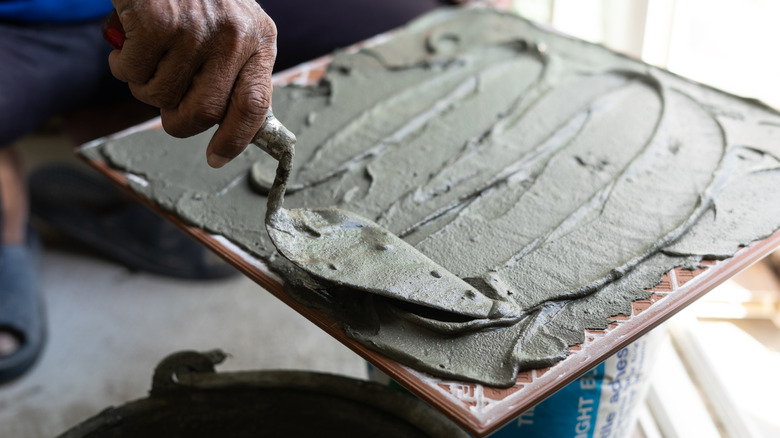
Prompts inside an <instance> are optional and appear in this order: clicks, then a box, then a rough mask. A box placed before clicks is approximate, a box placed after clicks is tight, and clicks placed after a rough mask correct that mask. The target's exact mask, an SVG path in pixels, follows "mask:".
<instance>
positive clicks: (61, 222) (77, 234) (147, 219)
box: [29, 165, 238, 279]
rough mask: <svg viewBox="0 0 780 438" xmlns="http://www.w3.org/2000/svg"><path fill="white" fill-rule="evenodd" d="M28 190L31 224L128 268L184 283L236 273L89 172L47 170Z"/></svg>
mask: <svg viewBox="0 0 780 438" xmlns="http://www.w3.org/2000/svg"><path fill="white" fill-rule="evenodd" d="M29 188H30V210H31V213H32V215H33V217H34V218H35V219H37V220H40V221H41V222H43V223H44V224H46V225H48V226H49V227H51V228H52V229H54V230H56V231H58V232H60V233H62V234H63V235H65V236H67V237H69V238H71V239H73V240H75V241H77V242H80V243H82V244H84V245H86V246H87V247H89V248H91V249H93V250H95V251H97V252H99V253H101V254H102V255H104V256H105V257H107V258H110V259H112V260H114V261H116V262H118V263H120V264H122V265H125V266H127V267H129V268H131V269H134V270H141V271H146V272H152V273H155V274H160V275H165V276H170V277H178V278H188V279H216V278H224V277H228V276H231V275H234V274H235V273H236V272H238V271H236V269H235V268H233V267H232V266H230V265H229V264H227V263H226V262H224V261H223V260H221V259H219V258H218V257H217V256H216V255H215V254H213V253H212V252H211V251H210V250H209V249H207V248H205V247H204V246H203V245H201V244H200V243H198V242H197V241H196V240H195V239H193V238H191V237H190V236H188V235H187V234H185V233H184V232H183V231H181V230H180V229H178V228H177V227H176V226H175V225H173V224H172V223H170V222H169V221H167V220H166V219H164V218H162V217H160V216H159V215H157V214H156V213H154V212H153V211H151V210H150V209H149V208H147V207H146V206H144V205H143V204H141V203H139V202H137V201H135V200H132V199H130V198H129V197H128V196H127V195H125V194H124V193H123V192H122V191H121V190H120V189H119V188H117V187H115V186H114V185H112V184H111V183H110V182H109V181H108V180H107V179H106V178H104V177H103V176H102V175H99V174H97V173H96V172H91V171H90V169H81V168H76V167H72V166H63V165H52V166H46V167H44V168H41V169H38V170H36V171H34V172H33V173H32V174H31V175H30V179H29Z"/></svg>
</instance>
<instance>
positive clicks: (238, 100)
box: [234, 84, 271, 118]
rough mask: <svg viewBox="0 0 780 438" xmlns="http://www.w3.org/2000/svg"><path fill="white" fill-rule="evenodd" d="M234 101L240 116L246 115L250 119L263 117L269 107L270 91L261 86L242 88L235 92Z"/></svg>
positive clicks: (265, 86)
mask: <svg viewBox="0 0 780 438" xmlns="http://www.w3.org/2000/svg"><path fill="white" fill-rule="evenodd" d="M234 100H235V105H236V109H237V110H238V111H239V113H240V114H246V115H248V116H251V117H252V118H257V117H260V116H262V117H265V113H266V112H267V111H268V108H269V107H270V106H271V90H270V88H269V87H268V86H267V85H263V84H258V85H255V86H253V87H243V88H242V89H239V90H236V96H235V97H234Z"/></svg>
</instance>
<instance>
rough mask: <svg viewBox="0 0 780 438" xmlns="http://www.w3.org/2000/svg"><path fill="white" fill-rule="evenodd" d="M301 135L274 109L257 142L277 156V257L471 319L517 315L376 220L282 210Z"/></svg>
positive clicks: (273, 210)
mask: <svg viewBox="0 0 780 438" xmlns="http://www.w3.org/2000/svg"><path fill="white" fill-rule="evenodd" d="M295 141H296V139H295V135H294V134H293V133H292V132H290V131H289V130H287V128H285V127H284V126H283V125H282V124H281V123H280V122H279V121H278V120H277V119H276V118H275V117H274V116H273V113H271V112H269V113H268V115H267V117H266V121H265V122H264V123H263V125H262V127H261V128H260V131H259V132H258V133H257V135H256V136H255V138H254V140H253V141H252V143H254V144H255V145H256V146H258V147H260V149H262V150H263V151H265V152H266V153H268V154H269V155H270V156H271V157H272V158H274V159H275V160H277V161H279V165H278V167H277V169H276V177H275V178H274V181H273V185H272V186H271V189H270V190H269V192H268V209H267V211H266V217H265V227H266V230H267V231H268V235H269V236H270V237H271V241H272V242H273V244H274V246H275V247H276V249H277V251H278V252H279V254H281V255H282V256H283V257H284V258H286V259H287V260H289V261H291V262H293V263H294V264H295V265H296V266H298V267H299V268H301V269H303V270H304V271H306V272H307V273H309V274H311V275H312V276H314V277H316V278H318V279H320V280H325V281H327V282H329V283H331V284H336V285H339V286H343V287H347V288H350V289H353V290H354V289H356V290H361V291H364V292H369V293H373V294H377V295H382V296H384V297H387V298H392V299H397V300H401V301H404V302H407V303H414V304H417V305H421V306H424V307H428V308H433V309H437V310H442V311H445V312H450V313H456V314H458V315H461V316H465V317H469V318H480V319H485V318H489V319H495V318H506V317H512V316H516V315H517V306H516V305H515V303H514V302H513V301H511V300H497V299H492V298H489V297H487V296H486V295H484V294H483V293H481V292H479V291H478V290H477V289H476V288H474V287H473V286H471V285H470V284H468V283H466V282H465V281H463V280H462V279H460V278H459V277H458V276H456V275H454V274H453V273H451V272H449V271H447V270H446V269H444V268H443V267H441V266H439V265H438V264H437V263H436V262H434V261H433V260H431V259H430V258H428V257H427V256H425V255H424V254H422V253H421V252H420V251H418V250H417V249H416V248H414V247H413V246H412V245H410V244H408V243H406V242H405V241H404V240H402V239H401V238H400V237H398V236H396V235H395V234H393V233H391V232H390V231H388V230H386V229H385V228H383V227H382V226H380V225H378V224H376V223H375V222H373V221H371V220H370V219H367V218H365V217H363V216H360V215H358V214H356V213H353V212H351V211H348V210H343V209H339V208H334V207H323V208H296V209H290V210H287V209H285V208H283V206H282V204H283V202H284V193H285V190H286V186H287V181H288V179H289V177H290V173H291V171H292V165H293V156H294V153H295Z"/></svg>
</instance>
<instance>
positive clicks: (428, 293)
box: [266, 208, 508, 318]
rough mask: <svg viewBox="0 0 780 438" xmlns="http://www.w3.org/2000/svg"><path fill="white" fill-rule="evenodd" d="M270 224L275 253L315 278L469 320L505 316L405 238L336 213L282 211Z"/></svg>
mask: <svg viewBox="0 0 780 438" xmlns="http://www.w3.org/2000/svg"><path fill="white" fill-rule="evenodd" d="M282 214H286V215H287V217H286V218H285V220H281V221H267V222H266V228H267V230H268V234H269V235H270V237H271V240H272V241H273V242H274V245H275V246H276V248H277V250H278V251H279V252H280V253H281V254H282V256H284V257H285V258H287V259H288V260H290V261H291V262H293V263H294V264H295V265H297V266H299V267H300V268H301V269H303V270H304V271H306V272H308V273H310V274H311V275H313V276H315V277H317V278H320V279H323V280H326V281H329V282H332V283H335V284H338V285H341V286H345V287H349V288H352V289H358V290H362V291H365V292H369V293H373V294H377V295H382V296H385V297H389V298H394V299H398V300H402V301H405V302H409V303H414V304H418V305H422V306H426V307H430V308H434V309H438V310H443V311H446V312H452V313H455V314H458V315H462V316H467V317H470V318H499V317H505V316H507V307H508V306H507V305H508V303H506V302H504V301H498V300H494V299H491V298H489V297H488V296H486V295H484V294H482V293H481V292H479V291H478V290H477V289H475V288H474V287H473V286H471V285H470V284H468V283H466V282H465V281H463V280H462V279H460V278H459V277H457V276H456V275H454V274H452V273H451V272H449V271H447V270H446V269H444V268H442V267H441V266H439V265H438V264H437V263H436V262H434V261H433V260H431V259H429V258H428V257H426V256H425V255H424V254H422V253H421V252H419V251H418V250H417V249H416V248H414V247H413V246H411V245H409V244H408V243H406V242H404V241H403V240H402V239H401V238H399V237H398V236H396V235H395V234H393V233H391V232H390V231H388V230H386V229H384V228H382V227H381V226H379V225H377V224H376V223H374V222H373V221H371V220H369V219H366V218H364V217H362V216H360V215H357V214H354V213H351V212H349V211H346V210H341V209H337V208H319V209H293V210H282Z"/></svg>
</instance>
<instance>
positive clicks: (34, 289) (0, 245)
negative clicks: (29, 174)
mask: <svg viewBox="0 0 780 438" xmlns="http://www.w3.org/2000/svg"><path fill="white" fill-rule="evenodd" d="M27 204H28V203H27V196H26V187H25V183H24V172H23V170H22V166H21V161H20V159H19V157H18V155H17V154H16V153H15V151H14V150H13V149H12V148H10V147H6V148H0V383H1V382H4V381H6V380H9V379H12V378H14V377H17V376H19V375H20V374H22V373H24V372H25V371H26V370H27V369H28V368H29V367H30V366H32V364H33V363H34V362H35V360H36V359H37V357H38V355H39V354H40V351H41V348H42V345H43V332H44V330H43V324H44V320H43V317H42V313H41V309H42V304H41V302H40V298H39V293H38V284H37V275H36V267H37V266H36V265H37V262H36V259H37V257H36V256H37V252H36V251H35V249H34V244H33V242H32V241H31V239H30V235H29V234H28V228H27V210H28V207H27Z"/></svg>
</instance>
